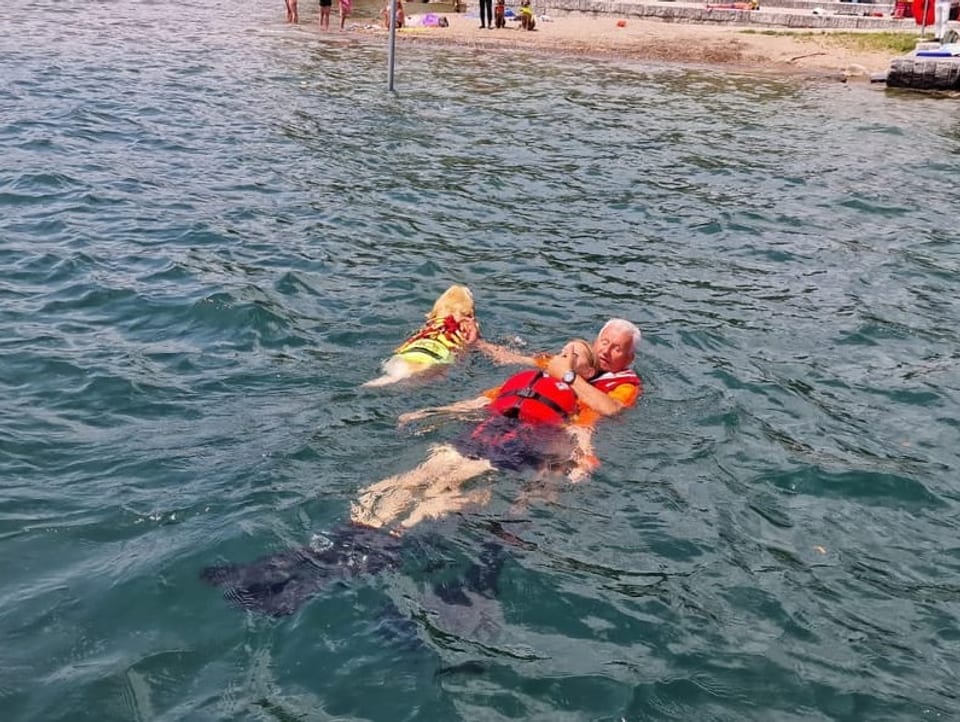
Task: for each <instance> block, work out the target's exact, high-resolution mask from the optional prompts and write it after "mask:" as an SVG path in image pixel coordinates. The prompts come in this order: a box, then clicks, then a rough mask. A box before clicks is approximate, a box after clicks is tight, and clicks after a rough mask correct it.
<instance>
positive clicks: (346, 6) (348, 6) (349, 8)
mask: <svg viewBox="0 0 960 722" xmlns="http://www.w3.org/2000/svg"><path fill="white" fill-rule="evenodd" d="M351 12H353V3H352V1H351V0H340V29H341V30H343V28H344V24H345V23H346V22H347V18H348V17H350V13H351Z"/></svg>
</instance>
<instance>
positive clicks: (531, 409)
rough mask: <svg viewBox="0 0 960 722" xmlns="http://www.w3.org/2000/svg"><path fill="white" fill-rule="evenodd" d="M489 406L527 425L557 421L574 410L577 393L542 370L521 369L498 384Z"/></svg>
mask: <svg viewBox="0 0 960 722" xmlns="http://www.w3.org/2000/svg"><path fill="white" fill-rule="evenodd" d="M489 408H490V411H491V412H492V413H494V414H499V415H500V416H509V417H510V418H515V419H519V420H520V421H525V422H527V423H529V424H560V423H562V422H564V421H566V420H567V419H568V418H569V417H570V416H572V415H573V413H574V412H575V411H576V410H577V395H576V394H575V393H574V392H573V389H571V388H570V387H569V386H568V385H567V384H565V383H563V382H562V381H558V380H557V379H555V378H553V377H552V376H547V374H545V373H544V372H543V371H536V370H530V371H521V372H520V373H518V374H514V375H513V376H511V377H510V378H509V379H507V381H506V383H504V384H503V386H501V387H500V392H499V393H498V394H497V397H496V398H495V399H494V400H493V401H492V402H490V407H489Z"/></svg>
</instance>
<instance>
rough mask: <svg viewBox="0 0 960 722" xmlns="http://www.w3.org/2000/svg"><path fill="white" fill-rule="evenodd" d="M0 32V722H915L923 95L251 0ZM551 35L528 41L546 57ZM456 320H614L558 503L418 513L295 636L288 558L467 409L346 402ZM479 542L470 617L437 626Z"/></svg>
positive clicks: (99, 8) (951, 255)
mask: <svg viewBox="0 0 960 722" xmlns="http://www.w3.org/2000/svg"><path fill="white" fill-rule="evenodd" d="M18 6H19V7H18V10H17V11H16V12H10V13H7V14H6V15H5V16H4V18H3V20H2V21H0V27H2V29H3V30H4V32H2V33H0V58H2V62H3V67H4V73H3V76H4V77H3V81H2V82H0V158H2V163H0V268H2V275H0V389H2V391H0V399H2V401H0V403H2V410H3V413H2V423H0V579H2V580H3V584H2V587H0V648H2V650H3V653H2V655H0V707H2V709H3V710H4V712H3V718H4V720H98V721H102V720H130V719H136V720H207V719H209V720H235V719H236V720H240V719H257V720H320V719H367V720H398V719H406V720H457V719H463V720H507V719H530V720H612V721H619V720H630V721H633V720H650V719H678V720H706V719H712V720H745V719H752V720H771V719H777V720H800V719H804V720H809V719H816V720H863V719H869V720H892V719H905V720H916V719H948V718H951V717H952V716H953V715H954V714H955V713H956V709H957V704H958V700H957V696H956V691H955V690H956V685H955V682H956V674H957V669H958V668H960V651H958V650H960V624H958V622H960V544H958V542H957V535H958V528H960V524H958V521H957V510H958V506H960V487H958V475H957V471H958V455H957V449H958V442H960V439H958V421H957V419H958V417H960V414H958V411H960V374H958V364H960V362H958V359H960V355H958V350H957V349H958V331H957V328H958V326H960V303H958V301H957V293H956V290H957V280H958V271H960V239H958V233H957V231H956V228H957V216H956V209H957V200H956V197H957V194H956V179H957V177H960V175H958V174H960V121H958V120H957V113H956V104H955V101H954V100H952V99H942V98H930V97H915V96H910V95H900V94H892V93H886V92H885V91H882V90H879V89H877V88H875V87H869V86H866V85H854V84H851V85H848V86H846V85H840V84H819V83H814V84H809V83H801V82H794V81H790V80H777V79H770V78H756V77H749V76H737V75H726V74H724V73H720V72H718V71H715V70H706V69H687V70H678V69H676V68H670V67H664V66H656V65H643V64H628V63H617V62H610V61H608V62H597V61H593V60H588V59H584V58H573V59H562V58H553V57H541V56H535V55H524V54H496V53H489V54H488V53H485V52H483V51H478V50H470V49H464V50H462V51H458V50H455V49H432V48H427V47H423V46H421V45H416V46H413V45H405V44H402V43H401V44H399V45H398V52H397V58H398V66H397V77H396V82H397V88H398V93H397V94H395V95H390V94H388V93H386V92H385V82H386V81H385V76H386V59H385V48H384V47H383V45H382V42H381V41H380V40H379V39H369V38H366V37H361V36H360V35H359V34H346V35H344V36H341V35H339V34H333V35H330V36H326V37H318V36H317V34H316V33H315V32H314V31H313V26H312V24H310V25H309V26H308V25H306V22H307V21H311V20H312V18H313V15H312V13H313V12H314V8H313V6H312V5H309V6H308V8H307V11H305V26H304V27H303V28H301V29H292V28H288V27H286V26H285V25H284V24H283V23H282V9H283V8H282V3H281V2H280V1H279V0H276V2H269V3H257V2H253V1H252V0H238V1H237V2H231V3H175V2H173V1H172V0H154V1H153V2H142V3H124V2H118V1H114V2H103V3H72V2H63V1H58V2H55V1H54V0H33V1H32V2H31V1H25V2H21V3H19V4H18ZM543 32H548V29H544V31H543ZM453 281H458V282H464V283H467V284H469V285H470V286H471V287H472V288H473V289H474V291H475V293H476V296H477V300H478V304H479V314H480V318H481V322H482V323H483V327H484V331H485V333H486V335H487V336H488V337H490V338H492V339H494V340H499V341H506V342H513V341H514V340H516V341H522V342H523V343H525V344H526V345H527V347H528V348H531V349H541V348H553V347H556V346H557V345H558V344H559V343H560V342H561V341H562V340H563V339H565V338H567V337H568V336H571V335H592V334H593V333H595V332H596V330H597V329H598V327H599V325H600V324H601V323H602V321H603V320H604V319H605V318H607V317H609V316H613V315H617V316H625V317H628V318H631V319H633V320H635V321H636V322H637V323H638V324H639V325H640V326H641V327H642V328H643V329H644V332H645V340H644V344H643V347H642V349H641V354H640V356H639V358H638V364H637V367H638V370H639V371H640V372H641V373H642V375H643V376H644V378H645V381H646V383H647V393H646V395H645V397H644V399H643V402H642V403H641V405H640V406H639V408H638V409H635V410H633V411H632V412H631V413H629V414H628V415H626V416H624V417H623V418H621V419H617V420H615V421H613V422H609V423H607V424H606V425H605V426H603V427H602V428H601V430H600V433H599V435H598V439H597V441H598V448H599V455H600V457H601V458H602V459H603V465H602V467H601V468H600V469H599V471H598V473H597V474H596V475H595V477H594V478H593V480H592V481H591V482H590V483H588V484H585V485H581V486H577V487H570V488H561V489H560V491H559V494H558V495H557V497H556V498H554V499H549V498H545V499H543V500H541V501H539V502H538V501H534V502H533V503H531V505H530V506H529V508H528V509H527V510H526V511H523V512H517V511H516V510H515V509H513V508H512V507H513V504H514V501H515V500H516V499H517V498H518V496H519V495H520V494H522V493H523V492H524V481H523V480H522V479H520V478H518V477H516V476H512V475H510V474H497V475H493V476H491V477H490V478H488V479H486V480H485V483H487V484H489V485H490V486H491V488H492V489H493V491H494V498H493V500H492V501H491V503H490V504H489V506H487V507H485V508H483V509H477V510H473V511H471V512H469V513H465V514H463V515H462V516H460V517H457V518H455V519H451V520H448V521H445V522H443V523H438V524H430V525H426V528H424V529H423V530H422V531H421V532H420V533H421V534H422V535H423V536H424V538H429V537H430V535H433V536H434V537H442V538H443V539H445V543H443V544H440V545H438V546H437V547H436V550H435V551H434V552H433V553H434V555H435V558H434V559H433V560H432V562H431V564H429V565H426V566H424V565H420V566H415V565H414V566H411V568H409V569H408V568H400V569H398V570H396V571H393V572H389V573H385V574H382V575H377V576H373V577H359V578H354V579H350V580H347V581H346V582H345V583H343V584H340V585H336V586H334V587H332V588H330V589H329V590H327V591H326V592H324V593H323V594H321V595H319V596H317V597H316V598H315V599H313V600H311V601H310V602H309V603H308V604H306V605H305V606H304V607H303V608H302V609H301V610H300V611H299V612H297V613H296V614H294V615H292V616H289V617H285V618H282V619H270V618H265V617H262V616H257V615H254V614H251V613H249V612H245V611H241V610H238V609H235V608H233V607H231V606H230V605H229V604H228V603H227V602H226V601H225V600H224V599H223V598H222V597H221V596H220V594H219V591H218V590H216V589H213V588H211V587H208V586H205V585H204V584H203V583H202V582H201V581H200V579H199V577H198V573H199V571H200V569H202V568H203V567H204V566H206V565H208V564H213V563H217V562H223V561H227V560H229V561H247V560H252V559H255V558H257V557H259V556H262V555H264V554H267V553H270V552H274V551H278V550H283V549H286V548H288V547H293V546H297V545H299V544H304V543H307V542H309V541H310V540H311V538H312V537H314V535H318V534H319V535H322V534H324V533H325V532H328V531H329V530H331V529H334V528H336V527H337V525H338V524H340V523H341V522H342V521H343V520H344V519H345V518H346V516H347V514H348V509H349V503H350V500H351V499H352V498H354V496H355V494H356V492H357V490H358V488H360V487H361V486H363V485H365V484H367V483H369V482H371V481H373V480H375V479H378V478H381V477H382V476H384V475H387V474H392V473H397V472H399V471H402V470H404V469H407V468H409V467H411V466H413V465H414V464H415V463H417V461H418V460H419V459H420V458H422V456H423V454H424V453H425V451H426V449H427V447H428V445H429V444H430V443H431V442H434V441H439V440H442V439H444V438H449V437H450V436H451V435H453V434H454V433H456V432H457V431H458V430H459V428H460V427H459V426H458V425H457V424H456V423H449V424H445V425H442V426H440V427H439V428H437V429H434V430H432V431H428V432H427V433H424V434H422V435H416V434H413V433H410V432H404V431H398V430H397V429H396V427H395V419H396V417H397V415H398V414H399V413H401V412H403V411H406V410H410V409H412V408H416V407H419V406H424V405H429V404H435V403H440V402H448V401H451V400H454V399H456V398H460V397H465V396H469V395H472V394H473V393H475V392H476V391H478V390H479V389H482V388H485V387H487V386H490V385H493V384H494V383H496V382H497V381H498V380H499V379H501V378H502V377H503V376H504V374H505V370H504V369H502V368H497V367H494V366H493V365H491V364H490V363H489V362H487V361H485V360H483V359H480V358H471V359H469V360H468V362H467V363H465V364H464V365H462V366H460V367H457V368H456V369H454V370H453V371H452V373H451V374H450V376H449V377H448V378H447V380H446V381H445V382H444V383H442V384H437V385H434V386H428V387H423V388H417V389H411V388H405V389H399V388H398V389H392V390H388V391H384V392H380V393H374V392H372V391H367V390H361V389H359V388H358V386H359V384H360V383H362V382H363V381H364V380H366V379H368V378H371V377H372V376H373V375H375V374H376V372H377V367H378V363H379V362H380V360H382V359H383V358H384V357H386V356H387V355H388V354H389V352H390V350H391V349H392V348H393V346H394V344H395V343H396V342H397V341H398V340H400V339H402V338H403V336H404V335H405V334H406V333H407V332H409V331H410V330H411V329H412V328H413V327H414V326H415V325H416V324H417V321H418V320H419V318H420V317H421V315H422V314H423V312H424V311H425V310H426V309H427V308H428V307H429V305H430V303H431V302H432V300H433V298H434V296H435V295H436V294H437V293H438V292H439V291H441V290H442V289H443V288H444V287H445V286H446V285H447V284H448V283H450V282H453ZM490 521H499V522H501V523H502V524H503V525H504V526H505V527H506V528H508V529H509V530H510V531H511V532H513V533H514V534H516V535H518V536H519V537H522V538H523V539H524V540H526V541H528V542H530V544H529V545H527V546H526V547H507V549H506V551H507V555H508V556H507V560H506V563H505V565H504V567H503V570H502V573H501V575H500V579H499V593H498V594H496V595H495V596H492V597H485V596H476V595H475V597H474V598H473V599H472V600H471V601H472V604H471V605H462V604H461V605H457V604H451V603H448V602H445V601H443V600H442V599H441V598H439V597H438V596H437V594H436V593H435V590H436V585H437V583H438V582H440V581H442V580H448V579H456V578H457V576H458V575H459V574H461V573H462V572H463V570H464V569H466V568H468V567H469V564H470V562H472V561H477V560H479V559H480V557H481V554H482V550H483V549H484V548H485V545H487V544H489V542H490V535H489V533H488V531H487V526H488V524H489V522H490Z"/></svg>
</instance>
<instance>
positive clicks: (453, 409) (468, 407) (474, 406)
mask: <svg viewBox="0 0 960 722" xmlns="http://www.w3.org/2000/svg"><path fill="white" fill-rule="evenodd" d="M489 404H490V399H489V398H488V397H486V396H478V397H477V398H475V399H468V400H466V401H457V402H456V403H452V404H447V405H446V406H431V407H429V408H426V409H419V410H417V411H408V412H407V413H405V414H400V417H399V418H398V419H397V421H398V423H399V424H400V426H403V425H404V424H409V423H410V422H411V421H419V420H420V419H425V418H427V417H428V416H436V415H437V414H462V413H466V412H468V411H479V410H480V409H482V408H484V407H486V406H488V405H489Z"/></svg>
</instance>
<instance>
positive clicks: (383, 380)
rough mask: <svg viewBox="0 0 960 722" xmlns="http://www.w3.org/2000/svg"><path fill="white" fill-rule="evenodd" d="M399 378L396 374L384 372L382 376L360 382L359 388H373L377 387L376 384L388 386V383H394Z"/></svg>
mask: <svg viewBox="0 0 960 722" xmlns="http://www.w3.org/2000/svg"><path fill="white" fill-rule="evenodd" d="M399 380H400V379H398V378H397V377H396V376H390V375H389V374H384V375H383V376H377V378H375V379H370V380H369V381H366V382H364V383H362V384H360V386H361V388H365V389H373V388H377V387H378V386H389V385H390V384H395V383H397V381H399Z"/></svg>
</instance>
